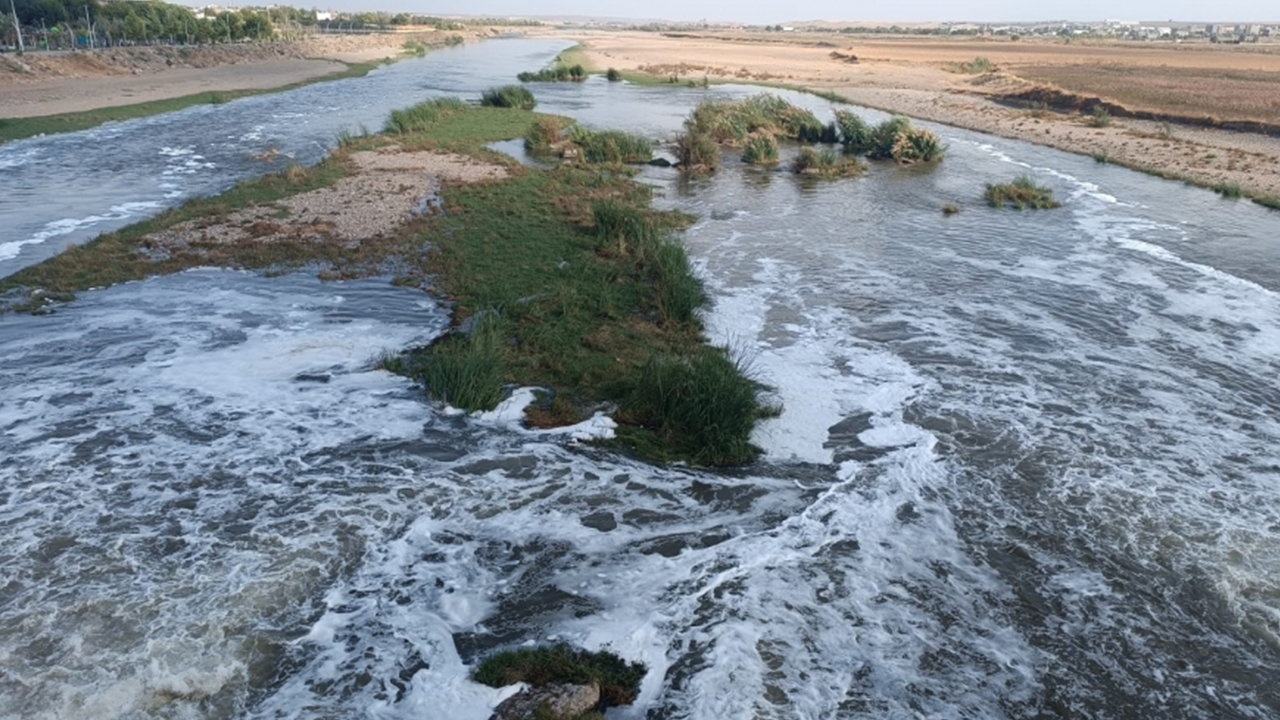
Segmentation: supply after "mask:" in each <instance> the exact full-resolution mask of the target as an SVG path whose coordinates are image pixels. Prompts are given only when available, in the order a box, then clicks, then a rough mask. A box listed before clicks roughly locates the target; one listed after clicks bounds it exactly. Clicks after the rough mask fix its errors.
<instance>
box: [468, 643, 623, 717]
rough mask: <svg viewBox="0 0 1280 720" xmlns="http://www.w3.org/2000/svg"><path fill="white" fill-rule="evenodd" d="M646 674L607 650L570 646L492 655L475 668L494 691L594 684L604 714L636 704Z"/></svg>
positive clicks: (476, 676) (480, 680) (478, 678)
mask: <svg viewBox="0 0 1280 720" xmlns="http://www.w3.org/2000/svg"><path fill="white" fill-rule="evenodd" d="M644 674H645V666H644V665H642V664H640V663H633V662H627V661H626V660H624V659H622V658H621V657H619V656H617V655H615V654H613V653H611V652H608V651H607V650H601V651H599V652H587V651H585V650H577V649H574V648H571V647H569V646H568V645H551V646H545V647H536V648H521V649H519V650H506V651H503V652H500V653H497V654H496V655H491V656H489V657H487V658H485V659H484V660H482V661H481V662H480V664H479V665H477V666H476V669H475V672H474V673H472V677H473V678H474V679H475V681H476V682H478V683H480V684H481V685H488V686H489V687H495V688H500V687H506V686H508V685H513V684H515V683H527V684H529V685H532V686H533V687H540V686H543V685H551V684H555V683H566V684H571V685H590V684H592V683H595V684H598V685H599V686H600V706H599V707H597V708H596V709H597V710H601V711H603V710H605V709H607V708H610V707H616V706H619V705H630V704H631V703H633V702H635V700H636V697H637V695H638V694H639V693H640V681H641V680H643V679H644Z"/></svg>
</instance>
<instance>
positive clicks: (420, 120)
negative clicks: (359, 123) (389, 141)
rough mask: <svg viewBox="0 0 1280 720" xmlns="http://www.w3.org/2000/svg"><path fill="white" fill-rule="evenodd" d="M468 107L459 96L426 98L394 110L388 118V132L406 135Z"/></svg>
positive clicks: (419, 130) (424, 128)
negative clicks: (410, 105)
mask: <svg viewBox="0 0 1280 720" xmlns="http://www.w3.org/2000/svg"><path fill="white" fill-rule="evenodd" d="M466 109H467V104H466V103H465V102H463V101H461V100H459V99H458V98H452V97H450V98H436V99H435V100H425V101H423V102H420V103H418V104H417V105H413V106H412V107H407V108H404V109H402V110H392V111H391V118H390V119H389V120H387V127H386V132H389V133H395V134H398V135H404V134H407V133H411V132H421V131H423V130H426V129H427V128H428V127H430V126H432V125H434V124H435V123H437V122H439V121H441V120H443V119H444V118H446V117H449V116H450V115H456V114H458V113H460V112H462V111H464V110H466Z"/></svg>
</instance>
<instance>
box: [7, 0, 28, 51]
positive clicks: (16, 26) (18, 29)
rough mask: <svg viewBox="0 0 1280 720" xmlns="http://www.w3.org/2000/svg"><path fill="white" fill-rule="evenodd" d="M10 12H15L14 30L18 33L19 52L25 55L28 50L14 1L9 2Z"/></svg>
mask: <svg viewBox="0 0 1280 720" xmlns="http://www.w3.org/2000/svg"><path fill="white" fill-rule="evenodd" d="M9 10H11V11H12V12H13V30H14V32H16V33H18V52H19V53H25V52H26V51H27V48H26V46H25V45H23V44H22V25H20V24H19V23H18V8H17V7H15V6H14V4H13V0H9Z"/></svg>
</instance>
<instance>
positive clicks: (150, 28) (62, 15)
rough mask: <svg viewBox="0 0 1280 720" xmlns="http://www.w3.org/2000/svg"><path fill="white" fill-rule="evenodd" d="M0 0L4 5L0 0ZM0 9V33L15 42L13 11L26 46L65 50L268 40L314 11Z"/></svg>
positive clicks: (155, 0) (61, 1) (67, 3)
mask: <svg viewBox="0 0 1280 720" xmlns="http://www.w3.org/2000/svg"><path fill="white" fill-rule="evenodd" d="M0 4H3V5H6V6H7V5H9V3H8V2H4V0H0ZM4 10H5V12H3V13H0V38H3V40H2V42H3V43H4V44H5V45H7V46H14V45H16V44H17V36H16V33H15V32H14V30H15V28H14V22H13V14H14V13H16V15H17V19H18V24H19V26H20V27H21V29H22V35H23V39H24V40H25V45H26V47H27V49H28V50H31V49H50V50H59V49H61V50H67V49H74V48H88V47H107V46H115V45H140V44H157V43H167V44H197V43H212V42H243V41H246V40H273V39H276V38H277V37H278V36H280V35H284V36H289V35H291V34H295V33H297V32H300V31H301V29H302V27H303V26H306V25H314V24H315V13H314V12H313V11H310V10H301V9H297V8H289V7H273V8H242V9H239V10H235V11H226V12H223V13H221V14H219V15H216V16H210V17H197V16H196V13H195V12H194V11H193V10H192V9H191V8H189V7H185V6H182V5H174V4H171V3H167V2H162V1H161V0H145V1H142V2H100V1H99V0H13V7H12V10H11V9H10V8H9V7H5V8H4Z"/></svg>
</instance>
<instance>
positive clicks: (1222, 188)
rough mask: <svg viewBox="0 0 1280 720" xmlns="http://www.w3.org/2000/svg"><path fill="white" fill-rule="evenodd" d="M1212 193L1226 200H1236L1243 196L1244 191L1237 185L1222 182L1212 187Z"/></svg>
mask: <svg viewBox="0 0 1280 720" xmlns="http://www.w3.org/2000/svg"><path fill="white" fill-rule="evenodd" d="M1212 189H1213V191H1214V192H1216V193H1218V194H1219V195H1221V196H1222V197H1224V198H1227V199H1228V200H1238V199H1240V198H1241V197H1242V196H1244V190H1243V189H1241V187H1240V185H1239V184H1238V183H1233V182H1224V183H1218V184H1217V185H1214V186H1213V188H1212Z"/></svg>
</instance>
